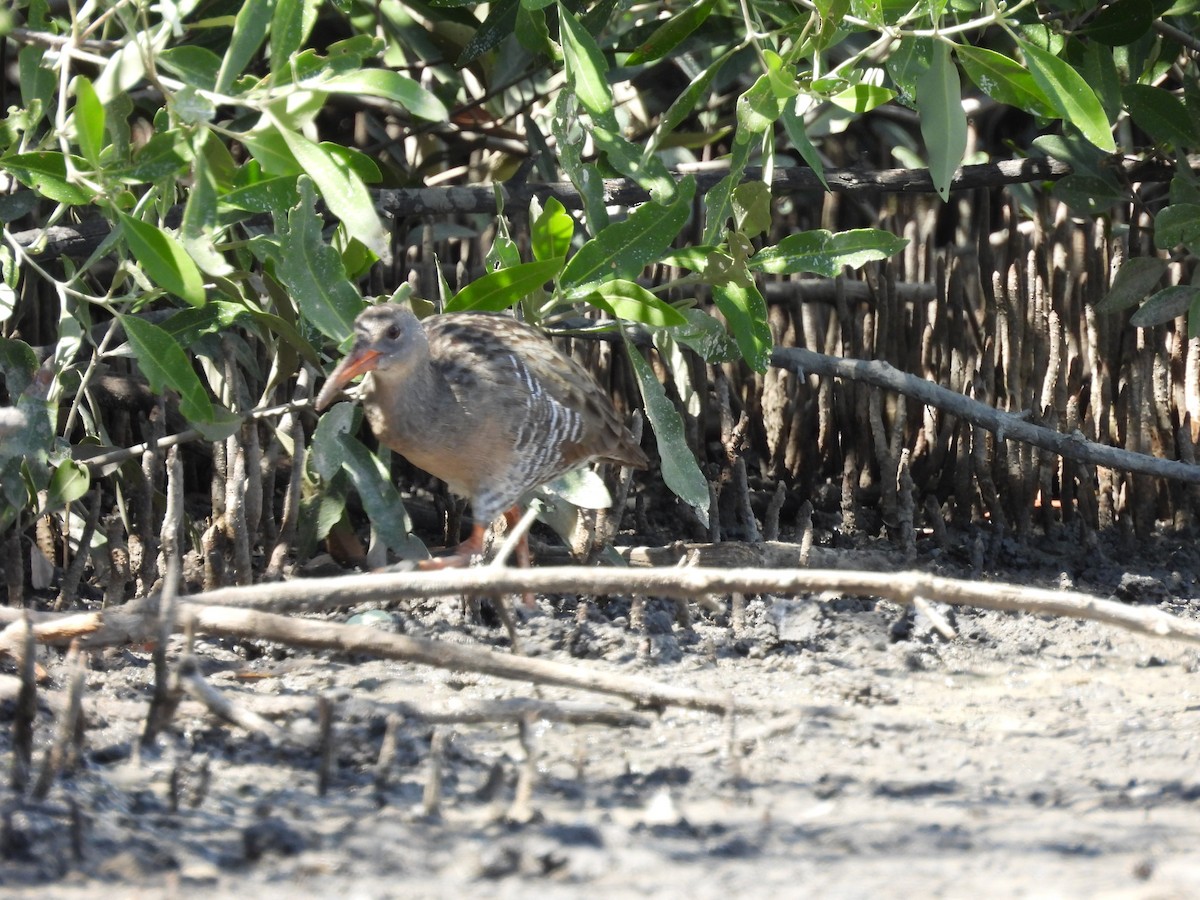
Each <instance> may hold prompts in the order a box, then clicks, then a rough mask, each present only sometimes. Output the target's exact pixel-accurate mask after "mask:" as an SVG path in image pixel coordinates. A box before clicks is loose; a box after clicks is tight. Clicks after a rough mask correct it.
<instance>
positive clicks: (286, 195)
mask: <svg viewBox="0 0 1200 900" xmlns="http://www.w3.org/2000/svg"><path fill="white" fill-rule="evenodd" d="M220 199H221V203H222V204H223V205H228V206H232V207H235V208H236V209H244V210H246V211H247V212H253V213H272V214H278V213H280V212H282V211H283V210H286V209H290V208H291V207H293V206H295V205H296V204H297V203H299V202H300V194H299V193H298V192H297V191H296V177H295V176H294V175H285V176H280V177H279V178H265V179H263V180H262V181H258V182H255V183H254V184H248V185H246V186H245V187H240V188H234V189H233V190H231V191H228V192H226V193H224V194H222V195H221V198H220Z"/></svg>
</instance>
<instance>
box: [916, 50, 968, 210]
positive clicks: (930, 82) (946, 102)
mask: <svg viewBox="0 0 1200 900" xmlns="http://www.w3.org/2000/svg"><path fill="white" fill-rule="evenodd" d="M917 111H918V112H919V113H920V114H921V137H923V138H924V139H925V152H926V153H927V154H929V175H930V177H932V178H933V186H934V188H935V189H936V190H937V192H938V196H939V197H941V198H942V200H949V199H950V184H951V182H953V180H954V172H955V170H956V169H957V168H958V167H959V166H960V165H961V164H962V159H963V154H964V153H966V151H967V116H966V113H964V112H963V108H962V90H961V87H960V85H959V83H958V68H957V67H956V66H955V65H954V63H953V62H952V61H951V59H950V48H949V47H947V46H946V45H945V44H941V43H939V44H938V45H937V46H936V47H935V48H934V51H933V57H932V59H931V60H930V65H929V68H928V69H927V70H926V71H925V72H923V73H922V74H921V76H920V77H919V78H917Z"/></svg>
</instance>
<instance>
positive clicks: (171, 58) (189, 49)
mask: <svg viewBox="0 0 1200 900" xmlns="http://www.w3.org/2000/svg"><path fill="white" fill-rule="evenodd" d="M158 64H159V65H160V66H162V67H163V68H164V69H166V70H167V71H168V72H170V73H171V74H172V75H174V76H175V77H177V78H178V79H179V80H180V81H182V82H184V83H185V84H189V85H192V86H193V87H197V88H201V89H203V90H207V91H211V90H212V89H213V88H215V87H216V86H217V75H218V74H219V73H220V71H221V57H219V56H217V54H215V53H213V52H212V51H211V50H209V49H207V48H206V47H198V46H196V45H195V44H184V45H182V46H180V47H168V48H167V49H165V50H163V51H162V53H160V54H159V55H158Z"/></svg>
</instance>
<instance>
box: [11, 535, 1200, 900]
mask: <svg viewBox="0 0 1200 900" xmlns="http://www.w3.org/2000/svg"><path fill="white" fill-rule="evenodd" d="M1009 556H1010V557H1011V559H1009V565H1008V567H1007V568H1006V569H1000V570H998V571H993V572H989V573H988V577H989V578H993V579H997V580H999V579H1006V580H1014V581H1021V582H1025V583H1038V584H1042V585H1050V584H1054V583H1056V582H1061V581H1063V580H1068V581H1070V582H1071V583H1072V585H1073V586H1074V587H1075V588H1077V589H1080V590H1087V591H1090V592H1093V593H1096V594H1098V595H1101V596H1107V595H1111V594H1114V593H1115V594H1116V595H1117V596H1121V597H1124V598H1125V599H1134V600H1140V601H1141V602H1150V603H1154V604H1156V605H1159V606H1160V607H1162V608H1164V609H1167V610H1168V611H1170V612H1173V613H1176V614H1179V615H1182V616H1185V617H1194V616H1195V615H1197V612H1198V608H1197V605H1196V601H1195V599H1194V597H1195V595H1196V593H1197V592H1198V590H1200V589H1198V587H1197V572H1200V567H1198V566H1197V555H1196V553H1195V552H1194V551H1193V550H1192V549H1191V547H1190V543H1189V542H1187V541H1184V540H1179V539H1176V540H1174V541H1171V540H1168V539H1165V538H1164V539H1161V540H1159V541H1158V542H1156V543H1155V544H1154V545H1153V546H1151V547H1147V548H1141V549H1140V550H1139V552H1138V554H1136V555H1133V554H1125V558H1124V559H1123V561H1120V562H1118V561H1108V560H1109V557H1108V556H1104V555H1101V556H1099V557H1095V558H1092V557H1089V556H1088V555H1084V554H1083V552H1082V551H1080V555H1079V556H1078V557H1076V558H1074V559H1073V561H1072V560H1068V561H1067V562H1065V563H1063V565H1062V566H1061V567H1060V569H1061V570H1065V571H1066V572H1067V573H1068V574H1067V575H1063V574H1061V571H1056V570H1055V569H1054V568H1053V567H1050V568H1048V567H1047V566H1046V564H1045V560H1039V563H1038V566H1037V567H1036V568H1032V567H1030V566H1024V565H1022V564H1021V560H1020V552H1019V551H1010V552H1009ZM1111 557H1112V559H1114V560H1116V559H1118V558H1120V557H1121V554H1119V553H1116V552H1114V553H1113V554H1112V555H1111ZM1156 560H1157V562H1156ZM898 565H899V563H898ZM923 566H924V567H925V568H931V569H936V570H938V571H940V572H942V573H943V574H951V575H953V574H958V575H963V574H964V572H963V571H957V572H956V571H954V570H953V567H952V566H950V565H948V564H947V563H945V562H942V563H939V562H937V560H935V559H933V558H931V557H930V558H926V559H924V560H923ZM1118 589H1119V590H1118ZM540 607H541V608H540V610H539V612H538V614H537V615H534V616H533V617H531V618H529V619H528V620H526V621H525V622H524V623H523V624H522V626H521V627H522V628H523V629H524V630H525V632H526V634H528V644H529V649H530V651H531V652H533V653H536V654H538V655H541V656H545V657H548V658H553V659H558V660H560V661H567V662H574V663H575V664H577V665H579V666H586V667H592V668H594V669H596V670H597V671H598V672H600V673H602V672H604V671H620V672H622V673H625V674H634V673H637V674H641V675H644V677H646V678H648V679H653V680H656V681H668V682H672V683H677V684H686V685H690V686H694V687H698V688H702V689H705V690H713V691H717V690H721V691H729V692H731V693H733V694H734V695H735V696H736V697H738V698H739V699H740V700H742V701H746V702H754V703H759V704H763V705H767V706H771V707H774V708H777V709H780V710H783V711H785V712H786V711H787V710H794V711H797V713H798V714H796V715H793V716H791V717H788V716H787V715H784V716H783V717H770V716H765V715H764V716H741V717H738V718H737V719H736V721H734V722H732V723H730V722H729V721H726V720H723V719H722V718H720V717H718V716H714V715H710V714H706V713H700V712H693V711H688V710H677V709H667V710H665V711H663V712H661V713H647V718H648V721H649V727H648V728H644V729H632V728H631V729H623V730H615V729H611V728H602V727H598V726H569V725H562V724H554V725H546V724H539V725H537V726H535V728H534V736H535V741H534V743H535V745H536V748H537V752H538V754H539V756H538V771H539V777H538V780H537V784H536V788H535V791H534V794H533V813H534V815H533V817H532V818H531V820H529V821H527V822H523V823H516V822H512V821H510V820H507V819H506V812H507V811H508V809H509V805H510V803H511V801H512V798H513V791H514V783H515V780H516V773H517V771H518V770H519V768H520V766H521V764H522V760H523V757H524V752H523V749H522V745H521V743H520V741H519V740H518V735H517V730H516V728H515V727H512V726H507V725H464V726H456V727H454V728H450V729H447V730H446V736H447V742H446V746H445V752H444V763H443V767H442V779H443V784H442V795H441V812H440V815H437V816H427V815H424V814H423V813H422V811H421V805H422V796H423V791H424V789H425V784H426V782H427V779H428V777H429V749H430V736H431V729H430V727H429V726H428V725H426V724H423V723H421V722H420V721H415V720H404V721H403V722H402V723H401V725H400V727H399V729H398V732H397V737H398V742H397V746H396V754H395V760H394V763H393V765H392V767H391V768H390V770H389V773H388V781H387V783H386V784H385V785H384V786H382V787H377V786H376V783H375V780H374V774H373V771H372V770H373V767H374V765H375V761H376V758H377V756H378V753H379V749H380V743H381V740H382V737H383V734H384V731H385V720H386V717H387V714H388V713H389V711H390V708H389V704H392V703H395V702H396V701H406V700H407V701H413V700H419V701H420V702H421V703H422V704H425V705H436V704H438V703H440V702H446V703H449V702H451V701H453V700H455V699H460V698H478V699H497V698H511V697H530V696H535V695H536V696H540V697H542V698H546V699H567V698H569V699H575V700H578V699H587V700H596V699H598V700H603V699H604V698H589V697H583V696H581V695H580V694H579V693H578V692H568V691H565V690H560V689H556V688H545V687H543V688H536V689H535V688H533V687H531V686H530V685H527V684H523V683H517V682H505V681H500V680H496V679H492V678H488V677H482V676H476V675H471V674H465V673H453V672H446V671H440V670H430V669H423V668H419V667H415V666H411V665H407V664H403V663H396V662H381V661H378V660H373V659H365V658H351V657H349V656H346V655H344V654H331V653H310V652H308V651H293V650H289V649H287V648H282V647H277V646H262V645H254V646H251V645H234V644H231V643H227V642H221V641H213V640H199V641H198V642H197V654H198V657H199V659H200V662H201V667H202V670H203V671H204V673H205V674H206V676H207V678H208V679H209V681H210V682H211V683H212V684H214V685H216V686H217V687H219V688H220V689H221V690H222V691H224V692H226V693H227V694H228V695H230V696H231V697H233V698H234V699H236V700H237V702H239V703H241V704H244V705H245V706H246V707H248V708H250V709H254V710H257V711H259V712H261V713H263V714H264V715H266V716H268V717H269V718H272V719H274V720H275V721H276V722H277V723H278V724H279V725H281V726H282V727H283V728H285V729H286V730H287V731H288V733H289V734H290V735H291V737H292V738H293V741H292V742H291V744H290V745H288V746H278V747H273V746H271V745H270V744H268V743H267V742H266V741H265V740H263V739H262V738H259V737H256V736H248V735H246V734H245V733H243V732H240V731H239V730H238V729H236V728H235V727H233V726H229V725H225V724H223V723H220V722H217V721H215V720H214V719H213V718H212V717H211V716H210V715H209V714H208V713H207V712H206V711H205V710H204V709H203V708H202V707H201V706H199V705H198V704H195V703H193V702H190V701H185V702H184V704H183V705H182V707H181V708H180V710H179V714H178V716H177V717H176V720H175V722H174V725H173V727H172V729H171V730H170V731H169V733H168V734H167V735H165V736H164V738H163V739H162V740H161V741H160V748H159V750H158V751H157V752H155V753H154V754H152V755H150V754H143V755H142V756H141V758H140V759H139V758H138V757H137V755H136V752H135V747H136V744H137V737H138V735H139V734H140V731H141V728H142V724H143V720H144V716H145V712H146V704H147V702H148V698H149V694H150V685H151V681H152V673H151V667H150V665H149V656H148V654H147V653H145V652H143V651H142V650H141V649H138V648H122V649H119V650H113V651H109V652H106V653H104V654H102V655H100V656H99V657H98V658H96V659H94V660H93V662H92V667H91V668H90V670H89V671H88V674H87V690H86V693H85V697H84V709H85V713H86V718H87V734H86V747H85V748H84V755H83V763H82V765H81V766H80V767H79V768H78V769H77V770H76V771H75V772H74V773H73V774H71V775H69V776H67V777H65V778H64V779H62V780H60V781H59V782H58V783H57V784H56V785H55V787H54V788H53V789H52V790H51V792H50V794H49V796H48V798H47V799H46V800H45V801H44V802H30V801H23V802H22V801H19V800H17V799H16V798H15V797H14V795H13V793H12V792H11V789H10V788H9V787H8V786H7V784H6V785H5V786H4V787H3V788H0V804H2V806H0V809H2V811H3V821H2V823H0V826H2V827H0V851H2V854H3V860H2V863H0V882H2V883H3V885H4V886H5V887H6V888H10V889H11V888H22V887H23V888H27V889H36V890H37V891H38V893H39V895H40V896H42V897H85V896H87V897H92V896H95V895H96V893H97V892H98V891H107V892H109V893H113V894H114V895H117V896H144V897H155V896H161V895H174V896H180V895H193V894H195V895H204V896H215V897H236V896H241V897H244V896H247V895H251V894H252V895H254V896H255V897H258V898H266V897H283V896H288V897H294V896H321V897H327V896H335V895H338V894H345V895H348V896H353V897H401V896H403V897H446V896H458V895H464V894H468V893H469V894H470V895H471V896H480V897H508V896H529V895H531V894H536V895H538V896H550V897H554V896H564V897H565V896H578V895H584V894H586V895H589V896H620V895H646V896H651V895H652V896H689V897H696V898H706V897H722V896H731V895H739V896H762V897H767V896H797V895H820V896H839V897H879V896H947V897H962V896H970V895H976V896H987V897H991V896H1039V897H1043V896H1067V897H1072V896H1078V897H1082V896H1087V897H1096V896H1108V897H1146V898H1149V897H1154V898H1162V897H1188V896H1196V895H1197V894H1200V855H1198V854H1197V851H1196V848H1197V846H1198V845H1200V816H1198V815H1197V812H1198V809H1200V777H1197V770H1196V764H1197V755H1196V754H1197V749H1198V748H1197V733H1198V726H1200V680H1198V679H1200V676H1198V675H1197V673H1196V667H1197V666H1196V664H1197V651H1196V649H1193V648H1191V647H1189V646H1188V645H1186V644H1178V643H1168V642H1165V641H1161V640H1155V639H1151V638H1147V637H1142V636H1138V635H1132V634H1129V633H1126V632H1123V631H1120V630H1117V629H1114V628H1112V627H1109V626H1103V625H1100V624H1097V623H1092V622H1076V621H1069V620H1061V619H1049V618H1043V617H1035V616H1030V615H1019V614H1002V613H994V612H982V611H975V610H961V609H960V610H954V611H952V613H951V615H952V618H953V621H954V623H955V625H956V627H957V629H958V631H959V637H958V638H957V639H956V640H953V641H946V640H945V639H943V638H941V637H940V636H938V635H936V634H935V633H933V632H932V631H931V630H930V629H928V628H927V627H926V623H924V622H923V621H922V620H921V619H919V618H917V619H914V618H913V616H912V615H911V614H909V613H907V612H906V611H904V610H902V609H900V608H898V607H895V606H892V605H890V604H886V603H883V602H878V601H873V600H870V599H856V598H836V599H829V598H825V599H805V598H799V599H781V598H752V599H751V600H750V602H749V606H748V610H747V622H746V625H745V628H744V630H743V631H742V632H741V633H740V634H738V635H734V634H732V633H731V630H730V627H729V624H728V622H727V621H726V620H725V619H724V618H723V617H720V616H717V617H713V616H710V615H706V614H702V615H697V619H696V623H695V629H694V632H692V633H687V632H684V631H681V630H680V629H678V628H677V627H674V626H673V624H672V618H671V616H672V613H671V610H670V607H669V606H668V605H667V604H666V603H661V604H659V603H655V602H653V601H652V602H651V604H650V607H649V614H648V616H647V625H646V627H647V634H646V635H638V634H634V633H631V631H630V630H629V626H628V605H627V604H623V603H621V602H619V601H613V602H610V603H607V604H604V603H600V604H597V605H595V606H593V607H592V608H591V611H590V614H589V615H588V616H587V621H586V622H585V623H583V624H579V623H578V622H577V621H576V619H577V616H576V613H577V611H578V601H577V600H576V599H575V598H566V599H564V598H555V599H553V600H548V599H545V598H542V599H541V600H540ZM351 612H353V611H347V612H346V613H344V614H341V615H340V616H338V617H336V618H341V619H344V618H346V617H347V616H348V615H349V614H350V613H351ZM389 613H390V616H389V618H388V619H387V620H386V622H385V625H386V626H387V627H398V628H401V629H403V630H404V631H406V632H407V633H416V634H424V635H428V636H434V637H441V638H444V639H446V640H457V641H479V642H486V643H496V644H499V643H502V635H503V630H502V629H499V628H494V627H489V626H485V625H473V624H469V623H465V622H464V619H463V615H462V612H461V609H460V607H459V605H458V603H457V602H455V601H453V600H446V601H444V602H441V603H431V604H427V605H423V606H420V607H415V608H410V609H406V610H401V609H391V610H389ZM174 649H176V648H173V650H174ZM647 650H648V656H647V655H646V651H647ZM42 661H43V663H44V664H45V665H46V667H47V668H48V669H49V671H50V675H51V686H50V687H49V688H48V689H47V690H44V691H43V692H42V694H41V700H40V703H41V708H40V711H39V717H38V722H37V726H38V732H37V736H38V752H37V753H36V754H35V764H36V763H37V762H38V758H39V757H40V753H41V751H42V750H44V748H45V746H46V744H47V742H48V740H49V734H50V731H51V727H52V721H53V712H54V710H55V709H56V708H57V705H58V703H59V701H60V699H61V691H60V690H59V689H60V688H61V685H62V683H63V680H64V673H63V664H62V661H61V659H60V656H59V654H58V653H57V652H50V653H43V656H42ZM248 675H254V676H255V677H247V676H248ZM598 677H602V675H599V676H598ZM318 695H324V696H327V697H329V698H331V699H332V700H333V701H334V703H335V705H334V729H335V731H334V734H335V747H336V750H335V759H334V765H333V770H332V779H331V783H330V786H329V790H328V791H327V793H326V794H325V795H324V796H319V795H318V792H317V772H318V769H319V754H318V751H317V749H316V747H317V743H316V733H317V724H316V722H317V714H316V697H317V696H318ZM0 719H2V720H3V723H2V724H3V730H2V732H0V758H3V759H5V760H8V759H9V758H10V752H11V743H10V741H11V738H10V730H11V729H10V727H9V723H11V719H12V709H11V707H10V706H3V707H0ZM731 748H732V749H733V751H734V752H733V754H732V755H731V754H730V749H731ZM6 780H7V779H6ZM172 797H175V798H177V800H178V808H177V809H173V808H172ZM73 810H74V811H75V812H73Z"/></svg>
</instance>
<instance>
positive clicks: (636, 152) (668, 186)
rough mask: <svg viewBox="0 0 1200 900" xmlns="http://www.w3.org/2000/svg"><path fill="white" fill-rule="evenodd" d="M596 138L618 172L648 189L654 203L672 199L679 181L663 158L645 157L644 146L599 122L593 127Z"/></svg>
mask: <svg viewBox="0 0 1200 900" xmlns="http://www.w3.org/2000/svg"><path fill="white" fill-rule="evenodd" d="M610 118H611V117H610ZM613 124H614V125H615V124H616V123H615V122H614V123H613ZM592 139H593V140H594V141H595V142H596V147H597V148H598V149H599V150H601V151H603V153H604V156H605V158H606V159H607V160H608V162H609V163H610V164H611V165H612V167H613V168H614V169H616V170H617V171H618V172H620V173H621V174H622V175H624V176H626V177H627V178H630V179H632V180H633V181H635V182H637V183H638V184H639V185H641V186H642V187H644V188H645V189H646V190H647V191H649V192H650V196H651V197H652V198H653V199H654V200H659V201H662V202H667V201H669V200H670V199H671V195H672V194H674V193H675V179H674V177H672V175H671V172H670V170H668V169H667V167H666V164H665V163H663V161H662V160H661V159H659V158H658V157H657V156H645V155H643V153H642V150H641V148H640V147H637V146H636V145H634V144H632V143H630V142H629V141H627V140H625V138H623V137H621V135H619V134H617V133H616V132H615V131H612V130H609V129H608V128H605V127H604V126H602V125H600V124H599V123H595V124H593V125H592Z"/></svg>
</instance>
